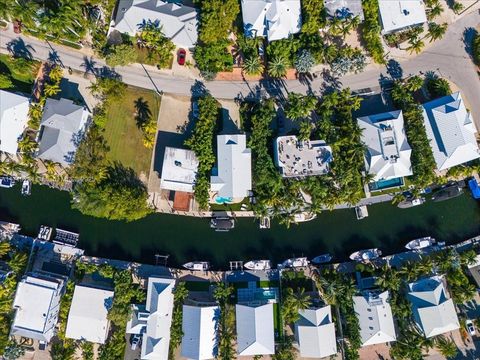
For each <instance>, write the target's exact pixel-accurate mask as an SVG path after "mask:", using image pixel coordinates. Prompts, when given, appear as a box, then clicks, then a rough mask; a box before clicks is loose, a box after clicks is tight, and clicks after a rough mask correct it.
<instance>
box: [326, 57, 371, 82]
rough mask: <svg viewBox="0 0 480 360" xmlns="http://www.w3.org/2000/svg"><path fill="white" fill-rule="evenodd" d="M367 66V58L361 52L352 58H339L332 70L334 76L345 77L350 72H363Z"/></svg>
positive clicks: (332, 64) (332, 65) (333, 63)
mask: <svg viewBox="0 0 480 360" xmlns="http://www.w3.org/2000/svg"><path fill="white" fill-rule="evenodd" d="M365 66H366V58H365V55H363V54H362V53H360V52H355V53H354V54H353V55H351V56H339V57H337V58H336V59H335V60H334V61H333V62H332V63H331V68H332V72H333V74H335V75H337V76H343V75H345V74H347V73H348V72H355V73H357V72H359V71H362V70H363V69H364V68H365Z"/></svg>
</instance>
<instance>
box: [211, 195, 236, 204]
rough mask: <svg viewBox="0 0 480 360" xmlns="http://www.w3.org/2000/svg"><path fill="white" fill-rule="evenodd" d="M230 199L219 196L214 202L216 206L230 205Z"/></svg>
mask: <svg viewBox="0 0 480 360" xmlns="http://www.w3.org/2000/svg"><path fill="white" fill-rule="evenodd" d="M232 200H233V199H232V198H230V197H221V196H218V197H216V198H215V202H216V203H217V204H230V203H231V202H232Z"/></svg>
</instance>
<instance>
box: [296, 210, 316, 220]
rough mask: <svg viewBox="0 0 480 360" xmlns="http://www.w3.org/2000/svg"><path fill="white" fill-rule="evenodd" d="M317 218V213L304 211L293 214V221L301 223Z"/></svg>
mask: <svg viewBox="0 0 480 360" xmlns="http://www.w3.org/2000/svg"><path fill="white" fill-rule="evenodd" d="M316 218H317V214H314V213H308V212H302V213H298V214H294V215H293V222H295V223H301V222H306V221H311V220H313V219H316Z"/></svg>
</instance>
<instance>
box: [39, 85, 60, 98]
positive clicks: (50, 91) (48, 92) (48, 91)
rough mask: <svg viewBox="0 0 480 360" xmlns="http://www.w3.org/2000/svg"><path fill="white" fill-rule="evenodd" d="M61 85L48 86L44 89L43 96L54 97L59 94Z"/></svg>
mask: <svg viewBox="0 0 480 360" xmlns="http://www.w3.org/2000/svg"><path fill="white" fill-rule="evenodd" d="M59 91H60V85H58V84H47V85H45V87H44V89H43V94H44V95H45V97H52V96H55V95H57V94H58V93H59Z"/></svg>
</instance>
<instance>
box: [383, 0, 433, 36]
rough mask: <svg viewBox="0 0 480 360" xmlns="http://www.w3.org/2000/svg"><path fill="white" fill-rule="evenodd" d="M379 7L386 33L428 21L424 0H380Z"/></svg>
mask: <svg viewBox="0 0 480 360" xmlns="http://www.w3.org/2000/svg"><path fill="white" fill-rule="evenodd" d="M378 8H379V11H380V18H381V21H382V29H383V32H384V33H390V32H393V31H397V30H402V29H405V28H407V27H410V26H414V25H419V24H423V23H425V22H427V15H426V13H425V5H424V4H423V1H422V0H379V1H378Z"/></svg>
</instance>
